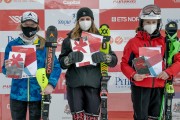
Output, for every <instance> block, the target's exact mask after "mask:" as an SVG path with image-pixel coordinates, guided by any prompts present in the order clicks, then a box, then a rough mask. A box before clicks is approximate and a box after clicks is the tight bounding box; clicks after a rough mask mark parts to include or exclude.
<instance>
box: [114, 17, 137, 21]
mask: <svg viewBox="0 0 180 120" xmlns="http://www.w3.org/2000/svg"><path fill="white" fill-rule="evenodd" d="M111 21H112V22H137V21H139V17H112V18H111Z"/></svg>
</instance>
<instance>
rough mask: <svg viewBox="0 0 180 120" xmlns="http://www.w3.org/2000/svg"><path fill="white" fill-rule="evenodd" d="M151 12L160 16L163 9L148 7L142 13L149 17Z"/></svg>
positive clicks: (153, 6) (154, 6)
mask: <svg viewBox="0 0 180 120" xmlns="http://www.w3.org/2000/svg"><path fill="white" fill-rule="evenodd" d="M151 12H153V13H154V14H156V15H160V14H161V9H160V8H159V7H158V6H156V5H148V6H146V7H144V8H143V9H142V13H143V14H144V15H149V14H150V13H151Z"/></svg>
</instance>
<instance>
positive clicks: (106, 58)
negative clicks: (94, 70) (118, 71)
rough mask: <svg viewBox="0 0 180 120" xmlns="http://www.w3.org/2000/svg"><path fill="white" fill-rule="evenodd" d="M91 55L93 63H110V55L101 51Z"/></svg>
mask: <svg viewBox="0 0 180 120" xmlns="http://www.w3.org/2000/svg"><path fill="white" fill-rule="evenodd" d="M91 57H92V61H93V62H94V63H101V62H105V63H110V62H111V60H112V57H111V55H109V54H105V53H103V52H96V53H94V54H92V56H91Z"/></svg>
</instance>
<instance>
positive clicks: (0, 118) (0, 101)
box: [0, 94, 2, 120]
mask: <svg viewBox="0 0 180 120" xmlns="http://www.w3.org/2000/svg"><path fill="white" fill-rule="evenodd" d="M0 106H2V95H1V94H0ZM0 120H2V107H0Z"/></svg>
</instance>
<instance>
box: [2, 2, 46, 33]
mask: <svg viewBox="0 0 180 120" xmlns="http://www.w3.org/2000/svg"><path fill="white" fill-rule="evenodd" d="M26 6H27V5H26ZM25 11H27V10H0V13H1V14H0V20H1V21H3V24H1V25H0V31H19V30H20V26H19V25H20V22H21V16H22V14H23V13H24V12H25ZM31 11H33V12H35V13H37V14H38V16H39V25H40V28H41V30H44V10H31Z"/></svg>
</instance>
